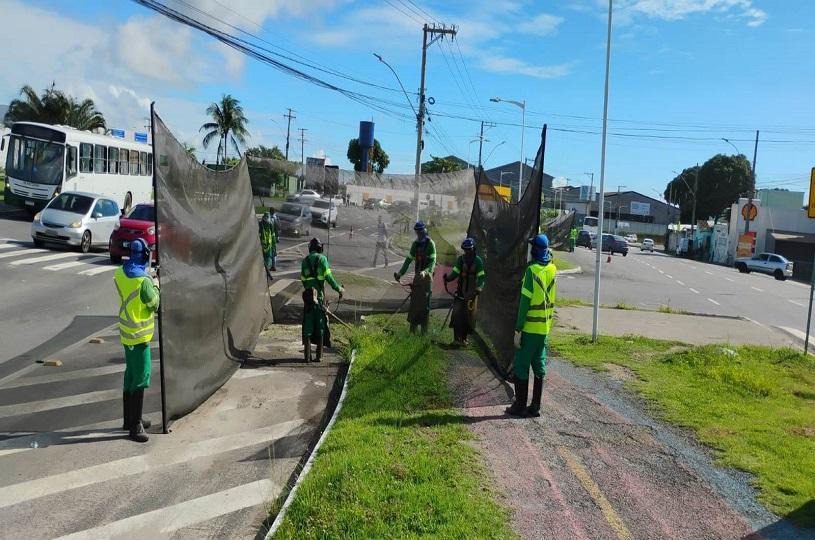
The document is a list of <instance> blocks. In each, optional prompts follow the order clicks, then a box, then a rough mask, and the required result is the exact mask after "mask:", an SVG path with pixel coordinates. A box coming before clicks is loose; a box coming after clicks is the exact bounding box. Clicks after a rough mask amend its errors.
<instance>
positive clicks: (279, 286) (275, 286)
mask: <svg viewBox="0 0 815 540" xmlns="http://www.w3.org/2000/svg"><path fill="white" fill-rule="evenodd" d="M292 283H294V280H293V279H285V278H284V279H279V280H276V281H275V282H274V283H272V286H271V287H269V294H270V295H272V296H274V295H276V294H277V293H279V292H280V291H282V290H283V289H285V288H286V287H288V286H289V285H291V284H292Z"/></svg>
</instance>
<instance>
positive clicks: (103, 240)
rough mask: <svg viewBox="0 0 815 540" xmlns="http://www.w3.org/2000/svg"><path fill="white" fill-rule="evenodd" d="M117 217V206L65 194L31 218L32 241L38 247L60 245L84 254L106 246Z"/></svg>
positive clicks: (87, 195) (109, 201)
mask: <svg viewBox="0 0 815 540" xmlns="http://www.w3.org/2000/svg"><path fill="white" fill-rule="evenodd" d="M119 215H120V212H119V205H118V204H116V201H114V200H113V199H109V198H107V197H100V196H99V195H94V194H93V193H82V192H78V191H67V192H65V193H62V194H60V195H59V196H57V197H55V198H54V199H53V200H51V202H49V203H48V204H47V205H46V207H45V208H43V210H42V211H41V212H40V213H39V214H37V215H36V216H34V221H33V222H32V223H31V238H32V239H33V240H34V245H35V246H37V247H41V246H43V245H45V244H46V243H48V244H62V245H68V246H74V247H78V248H79V249H80V251H82V253H87V252H88V251H90V250H91V248H92V247H93V246H95V245H97V246H107V244H108V239H109V238H110V235H111V233H112V232H113V230H114V229H115V228H116V225H117V224H118V223H119Z"/></svg>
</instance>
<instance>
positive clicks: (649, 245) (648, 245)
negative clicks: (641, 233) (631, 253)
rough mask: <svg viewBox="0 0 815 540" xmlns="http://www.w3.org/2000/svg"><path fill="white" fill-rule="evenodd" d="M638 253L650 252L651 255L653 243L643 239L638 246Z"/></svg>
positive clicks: (650, 240) (649, 239) (648, 239)
mask: <svg viewBox="0 0 815 540" xmlns="http://www.w3.org/2000/svg"><path fill="white" fill-rule="evenodd" d="M640 251H650V252H651V253H653V252H654V241H653V239H651V238H645V239H643V241H642V244H640Z"/></svg>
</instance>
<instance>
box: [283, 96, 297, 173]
mask: <svg viewBox="0 0 815 540" xmlns="http://www.w3.org/2000/svg"><path fill="white" fill-rule="evenodd" d="M293 112H295V111H293V110H291V108H289V112H288V114H284V115H283V118H288V119H289V123H288V126H287V127H286V161H288V160H289V135H290V134H291V121H292V120H293V119H294V118H297V117H296V116H294V115H293V114H292V113H293Z"/></svg>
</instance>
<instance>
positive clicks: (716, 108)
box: [0, 0, 815, 197]
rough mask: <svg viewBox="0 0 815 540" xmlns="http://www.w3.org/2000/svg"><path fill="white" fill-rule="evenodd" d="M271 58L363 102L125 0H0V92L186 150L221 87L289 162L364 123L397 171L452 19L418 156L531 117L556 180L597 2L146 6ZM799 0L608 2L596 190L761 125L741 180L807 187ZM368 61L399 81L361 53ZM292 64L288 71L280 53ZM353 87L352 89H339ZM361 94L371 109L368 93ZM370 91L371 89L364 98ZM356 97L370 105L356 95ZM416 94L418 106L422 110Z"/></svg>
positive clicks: (571, 132)
mask: <svg viewBox="0 0 815 540" xmlns="http://www.w3.org/2000/svg"><path fill="white" fill-rule="evenodd" d="M161 2H162V3H163V4H166V5H167V6H168V7H171V8H173V9H175V10H178V11H181V12H183V13H185V14H188V15H191V16H194V17H195V18H196V19H197V20H199V21H201V22H204V23H205V24H207V25H209V26H212V27H215V28H216V29H220V30H223V31H227V32H229V33H231V34H233V35H236V36H239V37H241V38H243V39H245V40H248V41H250V42H252V43H255V44H257V45H259V46H261V47H263V48H265V49H267V50H268V51H270V54H274V58H275V60H277V61H278V62H282V63H283V64H285V65H287V66H294V67H296V68H298V69H300V70H302V71H304V72H306V73H307V74H308V75H311V76H314V77H318V78H320V79H321V80H322V81H325V82H328V83H330V84H331V85H334V86H337V87H341V88H343V89H345V90H349V91H352V92H356V93H358V94H363V95H364V96H365V98H364V99H363V101H365V103H364V104H362V103H358V102H357V101H354V100H351V99H349V98H348V97H346V95H344V94H342V93H339V92H337V91H335V90H331V89H327V88H324V87H321V86H319V85H315V84H314V83H313V82H309V81H305V80H302V79H300V78H295V77H293V76H292V75H290V74H288V73H284V72H283V71H280V70H278V69H275V68H273V67H271V66H270V65H268V64H265V63H261V62H259V61H257V60H256V59H254V58H250V57H248V56H245V55H244V54H243V53H241V52H239V51H236V50H234V49H232V48H230V47H228V46H226V45H224V44H223V43H221V42H219V41H217V40H216V39H214V38H213V37H211V36H209V35H206V34H204V33H202V32H200V31H199V30H195V29H192V28H190V27H187V26H185V25H182V24H180V23H178V22H176V21H173V20H170V19H168V18H166V17H164V16H162V15H159V14H157V13H156V12H154V11H152V10H150V9H147V8H145V7H143V6H142V5H139V4H138V3H136V2H132V1H125V0H110V1H105V2H102V1H95V2H94V1H86V2H67V1H62V0H27V1H25V2H20V1H18V0H0V13H3V19H4V21H6V22H7V24H5V25H4V30H3V35H4V42H5V43H6V46H5V47H4V51H5V53H4V54H3V55H2V56H0V104H6V103H8V102H9V101H10V100H12V99H14V98H15V97H17V95H18V93H19V90H20V87H21V86H23V85H24V84H29V85H31V86H33V87H34V88H36V89H42V88H45V87H46V86H48V85H50V84H51V82H52V81H53V82H55V83H56V85H57V87H59V88H61V89H63V90H65V91H67V92H69V93H71V94H72V95H74V96H76V97H79V98H85V97H89V98H91V99H93V100H94V101H95V102H96V104H97V107H98V109H99V110H101V111H102V112H103V113H104V114H105V116H106V118H107V120H108V125H109V127H120V128H125V129H132V130H143V129H144V127H145V124H146V122H147V117H148V116H149V105H150V102H151V101H155V103H156V110H157V111H158V113H159V114H160V115H161V116H162V118H163V119H164V120H165V122H166V123H167V124H168V125H169V126H170V127H171V129H172V130H173V131H174V133H175V134H176V136H177V138H178V139H179V140H181V141H184V142H187V143H189V144H192V145H193V146H195V147H196V149H197V154H198V156H199V158H201V159H208V160H210V161H211V160H214V159H215V150H216V148H215V147H214V146H211V147H210V148H208V149H206V148H204V147H203V146H202V143H201V139H202V134H200V133H199V127H200V125H201V124H203V123H204V122H205V121H207V117H206V113H205V109H206V108H207V106H208V105H209V104H210V103H212V102H213V101H216V100H218V99H219V98H220V97H221V96H222V95H223V94H231V95H233V96H234V97H236V98H238V99H239V100H240V101H241V104H242V105H243V106H244V109H245V112H246V115H247V117H248V119H249V124H248V126H247V127H248V129H249V132H250V134H251V137H250V140H249V145H250V146H254V145H258V144H263V145H266V146H271V145H278V146H279V147H280V148H281V149H282V148H284V146H285V139H286V119H285V118H284V116H283V114H284V113H285V112H286V111H287V109H288V108H292V109H294V111H295V113H294V115H295V116H296V119H295V120H293V121H292V135H291V148H290V151H289V157H290V159H293V160H300V158H301V151H300V148H301V143H300V141H299V139H298V137H299V135H300V131H299V129H300V128H305V129H306V131H305V139H306V140H305V142H304V143H303V147H304V150H305V154H306V156H326V157H327V158H328V160H329V161H330V162H332V163H334V164H337V165H340V166H341V167H347V168H350V167H351V165H350V163H349V162H348V160H347V158H346V156H345V153H346V149H347V144H348V140H349V139H351V138H353V137H356V136H357V135H358V126H359V121H361V120H373V121H374V122H375V124H376V128H375V130H376V138H377V139H378V140H379V141H380V143H381V145H382V146H383V148H384V149H385V151H386V152H387V153H388V154H389V156H390V158H391V164H390V167H389V168H388V172H394V173H410V172H412V170H413V163H414V158H415V144H416V128H415V116H414V113H413V111H412V107H413V106H416V93H417V90H418V87H419V84H420V83H419V73H420V65H421V49H422V45H421V44H422V29H421V27H422V24H424V23H426V22H427V23H430V24H433V23H436V24H439V25H440V24H446V25H448V27H449V26H450V25H455V28H456V30H457V34H456V36H455V38H454V39H451V38H450V37H449V36H446V37H445V38H444V39H441V40H439V41H437V42H436V43H434V44H432V45H431V46H430V47H428V50H427V82H426V88H427V96H428V98H432V100H431V101H432V104H428V112H429V118H430V119H429V122H428V123H427V132H426V134H425V141H426V142H425V149H424V153H423V155H422V158H423V161H425V160H428V159H430V157H431V156H446V155H449V154H455V155H457V156H459V157H461V158H462V159H464V160H469V161H470V162H476V161H477V156H478V146H479V144H478V139H477V137H478V133H479V129H480V123H481V121H486V122H491V123H494V124H495V126H494V127H487V128H486V129H485V138H486V140H485V142H484V148H483V157H484V166H485V167H486V168H490V167H493V166H497V165H501V164H504V163H508V162H511V161H516V160H518V159H519V158H520V156H521V144H520V140H521V131H522V130H521V120H522V115H521V109H520V108H519V107H516V106H513V105H511V104H508V103H493V102H490V98H492V97H499V98H502V99H504V100H516V101H525V102H526V118H525V123H526V129H525V130H524V135H525V137H524V139H525V143H524V152H523V155H524V157H526V158H529V159H534V157H535V154H536V151H537V148H538V146H539V144H540V141H541V127H542V125H543V124H544V123H546V124H547V125H548V135H547V142H546V156H545V169H546V171H547V172H548V173H549V174H552V175H553V176H555V177H556V178H557V183H558V184H563V183H568V184H570V185H581V184H589V182H590V178H591V177H590V175H589V174H586V173H594V182H595V187H596V185H597V183H599V181H600V169H601V167H600V161H601V159H600V155H601V136H600V132H601V127H602V120H601V119H602V115H603V86H604V75H605V55H606V30H607V9H608V3H607V2H604V1H603V0H571V1H569V2H555V1H541V0H538V1H531V0H530V1H525V0H508V1H501V0H498V1H496V0H446V1H439V0H436V1H429V0H370V1H368V2H363V1H353V0H299V1H293V0H161ZM811 21H815V2H812V1H811V0H784V1H783V2H782V1H779V0H614V16H613V30H612V56H611V78H610V100H609V126H608V131H609V137H608V148H607V160H606V175H605V187H606V191H616V190H617V189H618V188H619V189H623V190H626V189H631V190H636V191H639V192H640V193H643V194H645V195H649V196H652V197H659V195H660V194H661V193H662V191H663V190H664V188H665V185H666V183H667V182H668V181H669V180H670V179H671V178H673V177H674V176H675V172H674V171H681V170H682V169H683V168H685V167H689V166H692V165H694V164H696V163H697V162H700V163H702V162H704V161H705V160H707V159H708V158H710V157H711V156H713V155H715V154H717V153H735V152H736V151H735V150H734V149H733V147H732V146H731V145H729V144H728V143H726V142H724V141H723V140H722V138H727V139H729V140H730V141H731V142H732V143H733V144H734V145H735V146H736V147H737V148H738V151H739V152H740V153H743V154H745V155H747V156H748V158H749V159H751V160H752V154H753V145H754V141H753V139H754V138H755V131H756V130H757V129H758V130H760V140H759V146H758V159H757V161H756V176H757V182H758V186H759V187H779V188H787V189H793V190H800V191H806V190H807V189H808V185H809V171H810V168H811V167H813V166H815V106H813V104H812V96H813V95H815V94H813V90H812V89H813V88H815V69H813V67H815V57H813V55H812V42H813V37H815V36H813V32H814V31H813V28H812V26H811V25H808V24H807V22H811ZM374 53H377V54H380V55H381V56H382V57H383V59H384V60H385V61H387V62H388V63H389V64H390V65H391V66H392V67H393V69H394V70H395V71H396V73H397V74H398V76H399V79H400V80H401V81H402V83H403V84H404V86H405V88H406V89H407V92H408V93H409V96H408V97H409V98H410V99H411V100H412V103H409V101H408V97H406V96H405V95H404V94H403V93H402V92H401V90H400V89H399V83H398V82H397V80H396V78H395V76H394V74H393V73H392V72H391V71H390V70H389V69H388V68H387V67H386V66H385V65H384V64H382V63H380V62H379V61H378V60H377V59H376V58H375V57H374ZM295 62H298V63H295ZM358 94H357V95H358ZM369 98H373V99H374V100H375V101H371V100H370V99H369ZM382 100H384V101H382ZM370 103H374V104H376V105H377V106H376V107H371V106H370V105H369V104H370ZM429 103H430V102H429Z"/></svg>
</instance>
